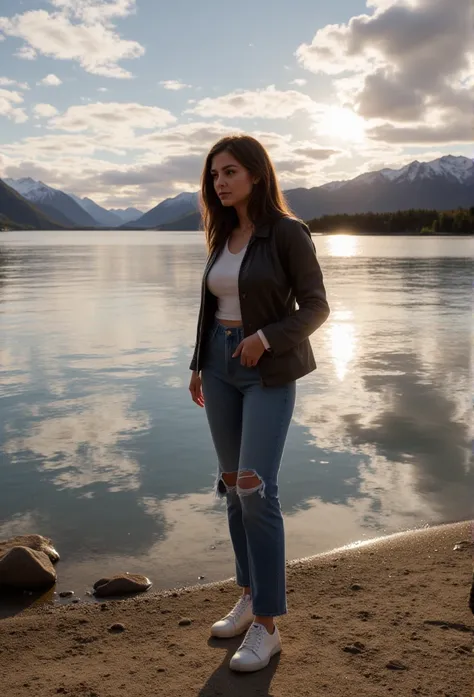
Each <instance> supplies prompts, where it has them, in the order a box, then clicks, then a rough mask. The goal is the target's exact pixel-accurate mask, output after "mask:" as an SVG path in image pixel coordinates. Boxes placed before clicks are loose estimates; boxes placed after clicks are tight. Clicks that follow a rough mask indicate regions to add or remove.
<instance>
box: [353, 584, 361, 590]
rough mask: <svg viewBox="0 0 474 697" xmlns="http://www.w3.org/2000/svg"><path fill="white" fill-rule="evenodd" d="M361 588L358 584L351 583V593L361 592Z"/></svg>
mask: <svg viewBox="0 0 474 697" xmlns="http://www.w3.org/2000/svg"><path fill="white" fill-rule="evenodd" d="M361 590H362V586H360V585H359V584H358V583H353V584H352V586H351V591H361Z"/></svg>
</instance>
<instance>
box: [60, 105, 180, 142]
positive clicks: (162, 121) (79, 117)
mask: <svg viewBox="0 0 474 697" xmlns="http://www.w3.org/2000/svg"><path fill="white" fill-rule="evenodd" d="M174 121H176V118H175V117H174V116H173V115H172V114H171V113H170V112H169V111H166V110H165V109H161V108H160V107H154V106H145V105H143V104H136V103H133V102H129V103H127V102H120V103H119V102H106V103H104V102H95V103H91V104H86V105H83V106H82V105H81V106H72V107H69V109H67V110H66V111H65V112H64V114H61V115H60V116H57V117H55V118H54V119H52V120H51V122H50V126H51V127H52V128H56V129H59V130H62V131H70V132H79V131H90V132H93V133H104V132H105V133H110V134H113V133H118V135H119V137H120V136H121V135H122V134H123V131H127V132H133V131H134V129H152V128H160V127H164V126H167V125H169V124H171V123H173V122H174ZM120 132H121V133H120Z"/></svg>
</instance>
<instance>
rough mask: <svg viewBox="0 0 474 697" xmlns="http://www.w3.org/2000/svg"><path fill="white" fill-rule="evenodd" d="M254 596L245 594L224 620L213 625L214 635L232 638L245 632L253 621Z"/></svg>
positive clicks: (221, 637) (212, 632) (212, 631)
mask: <svg viewBox="0 0 474 697" xmlns="http://www.w3.org/2000/svg"><path fill="white" fill-rule="evenodd" d="M253 618H254V614H253V611H252V598H251V597H250V595H243V596H242V597H241V598H240V600H239V602H238V603H237V604H236V606H235V607H234V608H233V609H232V610H231V611H230V612H229V614H228V615H226V616H225V617H224V618H223V619H222V620H219V622H216V623H215V624H213V625H212V627H211V634H212V636H215V637H219V638H220V639H230V638H231V637H234V636H238V635H239V634H242V632H245V630H246V629H248V628H249V627H250V625H251V624H252V622H253Z"/></svg>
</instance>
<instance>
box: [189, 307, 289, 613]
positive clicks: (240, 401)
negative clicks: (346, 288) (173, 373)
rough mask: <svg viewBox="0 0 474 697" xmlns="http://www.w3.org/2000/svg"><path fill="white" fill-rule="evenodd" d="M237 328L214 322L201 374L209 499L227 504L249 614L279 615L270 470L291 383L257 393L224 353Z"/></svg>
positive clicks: (281, 595)
mask: <svg viewBox="0 0 474 697" xmlns="http://www.w3.org/2000/svg"><path fill="white" fill-rule="evenodd" d="M242 339H243V329H242V328H241V327H230V328H226V327H223V326H222V325H221V324H219V322H217V321H215V323H214V326H213V327H212V329H211V334H210V337H209V342H208V345H207V352H206V358H205V361H204V365H203V369H202V371H201V378H202V390H203V395H204V405H205V409H206V415H207V419H208V422H209V427H210V430H211V435H212V439H213V442H214V447H215V449H216V453H217V458H218V461H219V471H218V476H217V481H216V494H217V495H218V496H222V497H224V496H225V497H226V499H227V516H228V521H229V531H230V537H231V540H232V545H233V548H234V553H235V562H236V577H237V584H238V585H239V586H242V587H245V586H248V587H250V588H251V591H252V599H253V612H254V614H255V615H261V616H267V617H276V616H277V615H284V614H286V611H287V609H286V572H285V533H284V527H283V517H282V514H281V508H280V500H279V498H278V471H279V468H280V461H281V457H282V454H283V449H284V446H285V440H286V436H287V433H288V427H289V425H290V421H291V417H292V414H293V408H294V404H295V396H296V383H295V382H289V383H287V384H285V385H283V386H281V387H263V386H262V385H261V384H260V374H259V370H258V367H253V368H247V367H245V366H243V365H242V364H241V362H240V356H238V357H237V358H232V354H233V353H234V351H235V349H236V348H237V346H238V345H239V343H240V342H241V341H242ZM231 472H233V473H238V472H241V473H245V474H244V475H243V476H244V477H245V476H251V475H253V474H254V475H256V476H257V477H258V479H260V484H259V485H258V486H256V487H253V488H250V489H249V488H242V487H241V486H239V485H238V484H237V486H235V487H232V486H228V485H227V484H226V482H225V481H224V479H223V477H222V474H223V473H231Z"/></svg>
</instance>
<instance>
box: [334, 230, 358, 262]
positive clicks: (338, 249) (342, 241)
mask: <svg viewBox="0 0 474 697" xmlns="http://www.w3.org/2000/svg"><path fill="white" fill-rule="evenodd" d="M327 241H328V248H329V249H328V251H329V254H330V256H332V257H353V256H354V255H355V254H356V251H357V238H356V237H355V235H330V236H328V238H327Z"/></svg>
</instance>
